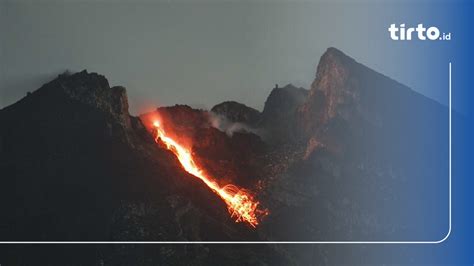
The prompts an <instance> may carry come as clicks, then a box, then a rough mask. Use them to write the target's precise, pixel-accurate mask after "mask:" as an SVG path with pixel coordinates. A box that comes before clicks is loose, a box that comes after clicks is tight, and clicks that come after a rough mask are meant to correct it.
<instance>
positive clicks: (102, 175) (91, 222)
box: [0, 71, 281, 264]
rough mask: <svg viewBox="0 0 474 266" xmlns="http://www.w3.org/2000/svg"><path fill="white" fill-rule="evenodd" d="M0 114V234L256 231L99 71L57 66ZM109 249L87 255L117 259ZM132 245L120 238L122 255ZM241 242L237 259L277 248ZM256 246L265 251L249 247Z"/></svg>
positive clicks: (159, 236)
mask: <svg viewBox="0 0 474 266" xmlns="http://www.w3.org/2000/svg"><path fill="white" fill-rule="evenodd" d="M0 124H1V125H2V126H1V128H0V162H1V163H0V172H1V173H2V175H1V178H0V206H1V209H2V215H1V219H0V236H1V240H2V241H5V240H54V241H58V240H74V241H80V240H102V241H104V240H105V241H108V240H170V241H171V240H210V239H213V240H216V239H218V240H226V239H227V240H231V239H232V240H235V239H256V238H257V235H256V234H255V232H254V231H253V230H249V228H247V226H245V225H243V224H236V223H235V222H234V221H233V219H232V218H230V216H229V214H228V213H227V207H226V206H225V204H224V203H223V202H222V201H221V200H220V199H219V198H218V197H217V196H216V195H215V194H214V193H213V192H212V191H210V190H209V189H208V188H207V187H205V185H204V184H203V183H202V182H201V181H200V180H197V179H196V178H195V177H193V176H190V175H189V174H187V173H186V172H185V171H184V170H183V169H182V167H181V166H180V164H179V162H178V161H177V160H176V158H175V156H174V155H173V154H172V153H171V152H169V151H168V150H166V149H164V148H162V147H160V146H159V145H157V144H156V143H155V142H154V140H153V136H152V135H151V134H150V133H149V132H148V131H147V129H146V128H145V126H144V125H143V124H142V122H141V121H140V120H139V119H138V118H136V117H132V116H130V115H129V113H128V104H127V97H126V93H125V89H124V88H123V87H112V88H111V87H110V86H109V84H108V81H107V80H106V79H105V78H104V77H103V76H101V75H98V74H96V73H87V72H86V71H82V72H80V73H76V74H73V75H66V74H65V75H60V76H58V77H57V78H56V79H55V80H53V81H51V82H49V83H47V84H45V85H44V86H42V87H41V88H40V89H38V90H36V91H34V92H33V93H30V94H28V95H27V96H26V97H25V98H23V99H21V100H20V101H18V102H17V103H15V104H13V105H11V106H9V107H7V108H4V109H2V110H0ZM264 250H266V251H264ZM110 252H115V251H111V250H109V251H104V253H101V254H102V255H101V256H100V257H96V256H94V257H92V258H89V259H92V260H96V262H97V263H98V261H99V259H100V260H101V261H104V260H105V261H114V259H115V257H109V256H112V254H113V253H110ZM135 252H137V251H136V250H135V249H134V248H133V246H125V247H123V249H122V251H121V256H125V258H124V259H126V258H127V257H130V256H135V255H134V254H136V253H135ZM170 252H172V253H170ZM242 252H243V253H241V254H240V253H239V254H238V255H237V256H238V257H239V258H241V259H239V260H240V261H241V263H242V264H245V263H246V262H245V261H246V260H248V259H251V260H252V261H255V260H256V259H257V261H267V262H269V261H271V260H272V259H273V258H272V256H273V257H275V258H278V257H279V256H278V255H276V254H274V255H270V254H272V253H274V252H273V251H272V250H267V247H265V246H262V247H260V248H258V249H256V250H243V251H242ZM254 252H263V253H266V254H268V256H266V255H265V256H263V257H256V256H253V257H252V256H250V255H249V254H253V253H254ZM67 254H68V253H64V254H57V255H56V256H57V257H58V258H63V259H67V256H68V255H67ZM211 254H212V259H211V258H210V257H209V256H211ZM96 255H97V254H96ZM235 255H236V254H235V252H229V251H228V250H226V249H222V250H220V249H217V250H212V251H210V250H209V249H207V248H203V247H202V246H199V245H195V246H190V247H187V248H183V249H180V248H177V249H173V250H172V251H170V250H167V249H159V250H158V251H156V250H155V252H154V253H153V254H152V255H150V258H149V259H150V261H155V262H157V263H158V262H159V263H164V264H170V263H177V262H178V261H179V262H180V263H185V264H187V263H191V262H192V263H206V262H205V261H209V260H212V262H213V263H218V261H219V260H224V259H226V258H227V259H228V256H235ZM83 259H84V260H86V261H87V259H88V258H83ZM280 259H281V258H280ZM89 263H90V262H89Z"/></svg>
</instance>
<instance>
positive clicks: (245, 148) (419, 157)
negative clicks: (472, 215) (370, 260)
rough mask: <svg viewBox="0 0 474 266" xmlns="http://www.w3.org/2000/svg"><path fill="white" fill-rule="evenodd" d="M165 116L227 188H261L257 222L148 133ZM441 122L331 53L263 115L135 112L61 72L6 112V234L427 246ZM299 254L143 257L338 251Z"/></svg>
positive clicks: (112, 257) (440, 221)
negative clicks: (231, 207)
mask: <svg viewBox="0 0 474 266" xmlns="http://www.w3.org/2000/svg"><path fill="white" fill-rule="evenodd" d="M157 119H158V120H160V121H161V122H162V123H163V124H164V128H165V130H166V131H168V132H170V133H171V134H172V135H173V137H174V138H176V139H179V140H180V142H182V143H185V144H186V145H187V146H188V147H189V148H190V149H191V151H192V152H193V155H194V156H195V158H196V160H197V163H198V164H199V165H200V166H202V167H203V168H205V169H206V170H207V171H208V172H209V173H211V174H212V175H213V176H215V177H216V179H217V181H218V182H219V184H221V185H223V184H228V183H233V184H237V185H239V186H241V187H244V188H248V189H251V190H252V191H254V192H255V193H256V194H257V195H258V197H259V200H261V202H262V204H263V205H264V206H265V207H266V208H268V209H270V214H269V215H268V217H267V219H265V220H264V221H262V223H261V224H260V225H259V227H258V229H257V230H249V228H248V227H246V226H245V225H244V224H241V223H239V224H236V223H234V221H233V220H232V219H231V218H230V217H229V215H228V213H227V210H226V206H225V204H224V203H223V202H222V201H221V200H220V199H219V198H217V196H216V195H215V194H214V193H212V192H211V191H209V190H208V188H207V187H205V186H204V185H203V184H202V182H200V181H199V180H196V179H195V178H193V177H192V176H189V175H188V174H187V173H186V172H185V171H184V170H183V169H182V167H181V166H180V165H179V162H178V161H177V160H176V158H175V157H174V155H173V154H172V153H171V152H169V151H167V150H166V149H165V147H164V146H163V145H160V144H156V143H155V142H154V140H153V134H154V133H153V132H154V131H153V130H154V129H153V126H152V123H153V121H155V120H157ZM439 121H447V110H446V108H444V107H443V106H441V105H440V104H438V103H436V102H433V101H431V100H429V99H427V98H425V97H423V96H422V95H419V94H417V93H415V92H414V91H412V90H411V89H409V88H408V87H406V86H404V85H402V84H400V83H398V82H396V81H394V80H391V79H390V78H388V77H386V76H383V75H382V74H380V73H377V72H375V71H374V70H371V69H369V68H367V67H366V66H364V65H362V64H360V63H358V62H356V61H355V60H354V59H352V58H350V57H348V56H347V55H345V54H344V53H342V52H341V51H339V50H337V49H335V48H329V49H328V50H327V51H326V52H325V53H324V54H323V55H322V57H321V59H320V62H319V64H318V67H317V70H316V75H315V80H314V81H313V83H312V86H311V88H310V90H309V91H308V90H305V89H303V88H296V87H294V86H293V85H291V84H289V85H287V86H285V87H283V88H275V89H273V90H272V92H271V94H270V95H269V97H268V99H267V100H266V102H265V107H264V110H263V112H261V113H260V112H258V111H256V110H254V109H252V108H249V107H247V106H245V105H243V104H240V103H236V102H224V103H221V104H218V105H216V106H215V107H213V108H212V110H211V111H207V110H197V109H193V108H190V107H189V106H185V105H176V106H170V107H160V108H157V109H156V110H155V111H153V112H150V113H147V114H143V115H140V116H139V117H133V116H131V115H130V114H129V113H128V104H127V97H126V93H125V89H124V88H123V87H112V88H110V86H109V84H108V82H107V80H106V79H105V78H104V77H103V76H101V75H98V74H95V73H87V72H86V71H83V72H80V73H76V74H74V75H67V74H65V75H60V76H59V77H58V78H57V79H55V80H53V81H52V82H50V83H48V84H45V85H44V86H43V87H41V88H40V89H39V90H37V91H35V92H33V93H31V94H29V95H27V96H26V97H25V98H23V99H22V100H20V101H19V102H17V103H15V104H13V105H11V106H9V107H7V108H5V109H2V110H0V124H1V125H2V127H1V128H0V159H1V160H0V162H1V163H0V171H1V173H2V178H1V179H0V182H1V184H0V197H1V198H0V205H1V207H2V210H3V212H2V219H1V221H0V235H1V236H2V239H3V240H24V239H27V238H29V239H38V240H39V239H41V240H52V239H54V240H241V239H245V240H319V241H321V240H335V239H336V240H360V239H363V240H384V239H391V240H393V239H402V240H406V239H410V238H416V239H424V238H427V237H428V236H430V237H431V236H433V235H436V234H437V233H439V230H438V229H439V228H440V227H444V226H445V225H446V221H445V219H444V218H443V217H444V215H443V217H441V216H440V212H439V211H438V209H443V207H446V206H445V205H446V201H445V199H446V198H447V191H446V190H444V188H445V187H446V186H445V185H446V184H445V181H446V180H447V177H446V174H447V169H446V167H447V166H446V164H445V162H446V161H447V157H446V155H447V142H446V140H447V130H446V125H445V123H440V122H439ZM4 173H5V174H4ZM420 191H423V193H424V196H423V197H422V199H420V197H419V196H418V195H419V193H420ZM402 195H403V196H402ZM432 206H438V207H439V208H433V207H432ZM426 220H429V221H432V222H431V223H430V224H428V225H427V224H426V223H425V221H426ZM420 228H423V230H420ZM303 250H304V249H302V248H299V249H292V248H291V247H287V246H260V245H258V246H257V245H253V246H248V247H247V246H239V247H235V246H221V247H216V246H202V245H193V246H179V247H171V246H166V247H160V248H159V249H158V248H155V249H151V248H150V250H148V251H147V252H146V254H147V256H149V258H150V260H149V261H143V263H142V264H147V263H148V264H151V265H154V264H163V265H168V264H175V263H178V262H179V263H181V262H183V263H184V264H188V263H193V264H196V265H200V264H209V263H210V264H216V265H220V264H223V263H224V262H228V260H229V259H235V258H239V259H238V260H237V261H233V262H234V264H235V265H242V264H252V265H268V264H270V265H288V264H309V263H314V262H315V261H317V262H320V263H321V264H331V263H330V262H341V261H340V254H339V250H337V249H334V248H333V247H328V246H317V247H314V248H312V250H311V252H312V253H311V254H313V255H314V254H316V255H317V258H314V257H311V258H309V257H305V254H304V253H302V252H303ZM137 252H139V251H137V250H136V249H134V248H133V247H132V246H129V245H127V246H124V247H123V248H117V249H109V250H105V249H103V253H101V255H100V256H98V258H97V257H94V259H96V261H95V262H96V263H97V264H101V263H106V264H120V263H121V262H120V261H119V260H118V259H117V258H120V256H124V257H125V261H127V259H128V258H130V257H133V256H135V255H137ZM347 257H348V258H350V254H349V255H347ZM124 264H127V263H124Z"/></svg>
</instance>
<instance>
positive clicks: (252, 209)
mask: <svg viewBox="0 0 474 266" xmlns="http://www.w3.org/2000/svg"><path fill="white" fill-rule="evenodd" d="M153 126H154V127H155V129H156V137H155V142H157V143H158V142H159V141H160V140H161V141H162V142H163V143H164V144H165V145H166V147H167V148H168V150H170V151H172V152H173V153H174V154H175V155H176V157H177V158H178V160H179V162H180V163H181V165H182V166H183V168H184V170H186V171H187V172H188V173H190V174H191V175H193V176H195V177H197V178H199V179H201V180H202V181H203V182H204V183H205V184H206V185H207V186H208V187H209V188H210V189H211V190H212V191H214V192H215V193H216V194H217V195H219V197H221V198H222V199H223V200H224V202H225V203H226V204H227V209H228V211H229V213H230V215H231V217H232V218H235V222H247V223H248V224H249V225H250V226H252V227H254V228H255V227H257V225H258V224H259V218H261V217H263V216H266V215H268V213H269V212H268V210H266V209H265V210H262V209H259V208H258V207H259V204H260V203H259V202H258V201H257V200H256V199H255V198H254V197H253V196H252V194H251V193H249V192H248V191H245V190H244V189H241V188H239V187H237V186H235V185H233V184H228V185H225V186H223V187H220V186H219V184H217V182H216V181H215V178H213V177H211V176H209V175H208V174H206V172H205V171H204V170H203V169H201V168H200V167H199V166H198V165H197V164H196V162H195V161H194V159H193V155H192V153H191V151H190V150H189V149H187V148H185V147H184V146H183V145H181V144H179V143H178V142H176V141H175V140H174V139H172V138H171V137H169V136H168V135H166V133H165V131H164V129H163V127H162V126H161V124H160V122H158V121H155V122H154V123H153Z"/></svg>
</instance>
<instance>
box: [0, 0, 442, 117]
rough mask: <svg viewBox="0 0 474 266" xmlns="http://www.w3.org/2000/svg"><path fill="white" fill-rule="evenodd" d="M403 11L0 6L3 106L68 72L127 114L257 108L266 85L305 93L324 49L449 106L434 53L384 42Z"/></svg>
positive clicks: (236, 5) (316, 6)
mask: <svg viewBox="0 0 474 266" xmlns="http://www.w3.org/2000/svg"><path fill="white" fill-rule="evenodd" d="M406 10H408V9H406ZM406 10H405V9H403V10H402V9H401V7H398V6H392V7H390V8H387V7H386V6H384V7H382V6H380V5H376V4H359V5H353V4H347V3H346V4H342V3H339V4H327V3H326V4H325V3H279V4H271V3H268V2H267V3H251V2H247V1H246V2H226V3H207V2H199V3H189V2H188V3H185V2H180V3H166V2H161V3H150V2H140V3H137V2H130V1H129V2H114V1H112V2H109V1H106V2H101V3H91V2H82V1H79V2H77V1H69V2H67V3H57V2H56V3H44V2H42V3H32V2H28V1H23V2H20V3H12V2H5V1H3V2H2V0H0V22H1V28H0V38H1V39H0V40H1V42H0V49H1V50H0V67H1V69H0V77H1V79H0V108H2V107H4V106H6V105H9V104H12V103H13V102H15V101H17V100H19V99H20V98H21V97H23V96H24V95H25V94H26V92H27V91H32V90H34V89H36V88H38V87H39V86H40V85H41V84H42V83H44V82H46V81H49V80H50V79H52V78H53V77H55V76H56V75H57V74H59V73H61V72H63V71H64V70H66V69H69V70H71V71H79V70H82V69H88V71H90V72H98V73H101V74H104V75H105V76H106V77H107V78H108V80H109V82H110V83H111V85H123V86H125V87H126V88H127V91H128V95H129V99H130V105H131V111H132V113H134V114H137V113H138V112H143V111H145V110H149V109H150V108H153V107H156V106H158V105H172V104H176V103H183V104H191V105H193V106H199V107H205V108H210V107H212V106H213V105H214V104H217V103H219V102H221V101H224V100H236V101H239V102H242V103H245V104H247V105H249V106H252V107H255V108H257V109H260V110H261V109H262V107H263V104H264V102H265V99H266V97H267V96H268V94H269V93H270V90H271V89H272V87H273V86H274V84H275V83H278V84H280V85H285V84H287V83H293V84H295V85H297V86H303V87H305V88H309V85H310V84H311V82H312V80H313V78H314V73H315V70H316V65H317V62H318V60H319V57H320V56H321V54H322V53H323V52H324V51H325V50H326V48H327V47H329V46H334V47H337V48H339V49H341V50H342V51H344V52H345V53H346V54H348V55H350V56H352V57H354V58H355V59H356V60H358V61H359V62H361V63H364V64H366V65H368V66H369V67H372V68H374V69H376V70H377V71H379V72H382V73H384V74H386V75H387V76H390V77H392V78H394V79H397V80H398V81H401V82H402V83H405V84H407V85H409V86H410V87H412V88H414V89H416V90H418V91H420V92H421V93H423V94H425V95H427V96H429V97H432V98H434V99H436V100H438V101H440V102H446V101H445V98H446V97H445V96H446V95H447V91H446V90H445V89H444V87H443V86H444V83H445V82H446V80H447V72H446V71H445V70H446V69H447V68H446V67H447V65H446V66H445V65H444V63H445V62H447V61H446V58H436V59H433V58H434V56H433V54H434V53H436V52H437V51H438V50H434V48H433V49H431V48H432V47H430V49H426V47H424V46H423V45H425V44H421V43H413V44H412V45H411V46H408V45H406V44H399V43H394V42H393V41H391V40H389V38H388V33H387V27H388V26H389V22H391V21H400V19H399V18H398V17H397V16H399V14H400V12H401V13H402V14H405V16H404V18H403V19H406V20H408V21H407V23H409V22H410V16H409V15H407V14H408V13H407V12H406ZM420 10H422V9H420ZM403 12H405V13H403ZM417 15H418V16H421V17H422V16H423V14H420V13H418V14H417ZM436 49H442V47H441V48H440V47H436ZM419 51H423V53H420V52H419ZM401 55H406V56H401ZM430 60H434V62H433V63H431V64H429V65H430V67H426V65H427V63H429V62H430ZM427 81H429V82H432V84H438V85H439V84H442V85H443V86H440V88H437V87H436V88H435V87H433V86H431V84H428V82H427Z"/></svg>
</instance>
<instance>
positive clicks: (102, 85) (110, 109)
mask: <svg viewBox="0 0 474 266" xmlns="http://www.w3.org/2000/svg"><path fill="white" fill-rule="evenodd" d="M54 97H66V98H69V99H72V100H74V101H78V102H80V103H82V104H85V105H88V106H91V107H93V108H96V109H99V110H101V111H104V112H106V113H108V114H110V115H111V116H112V117H114V118H115V119H116V120H117V121H118V122H119V123H120V124H122V125H123V126H125V127H126V128H129V127H130V114H129V111H128V97H127V92H126V89H125V88H124V87H121V86H114V87H110V85H109V81H108V80H107V79H106V78H105V77H104V76H103V75H100V74H97V73H94V72H92V73H89V72H87V70H83V71H80V72H77V73H73V74H71V73H69V72H65V73H63V74H60V75H58V77H57V78H56V79H54V80H53V81H51V82H49V83H46V84H45V85H43V86H42V87H41V88H39V89H38V90H36V91H35V92H33V93H32V94H31V95H29V96H28V97H26V98H37V99H38V100H40V101H47V100H48V99H50V100H51V101H55V100H60V99H56V98H54Z"/></svg>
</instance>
